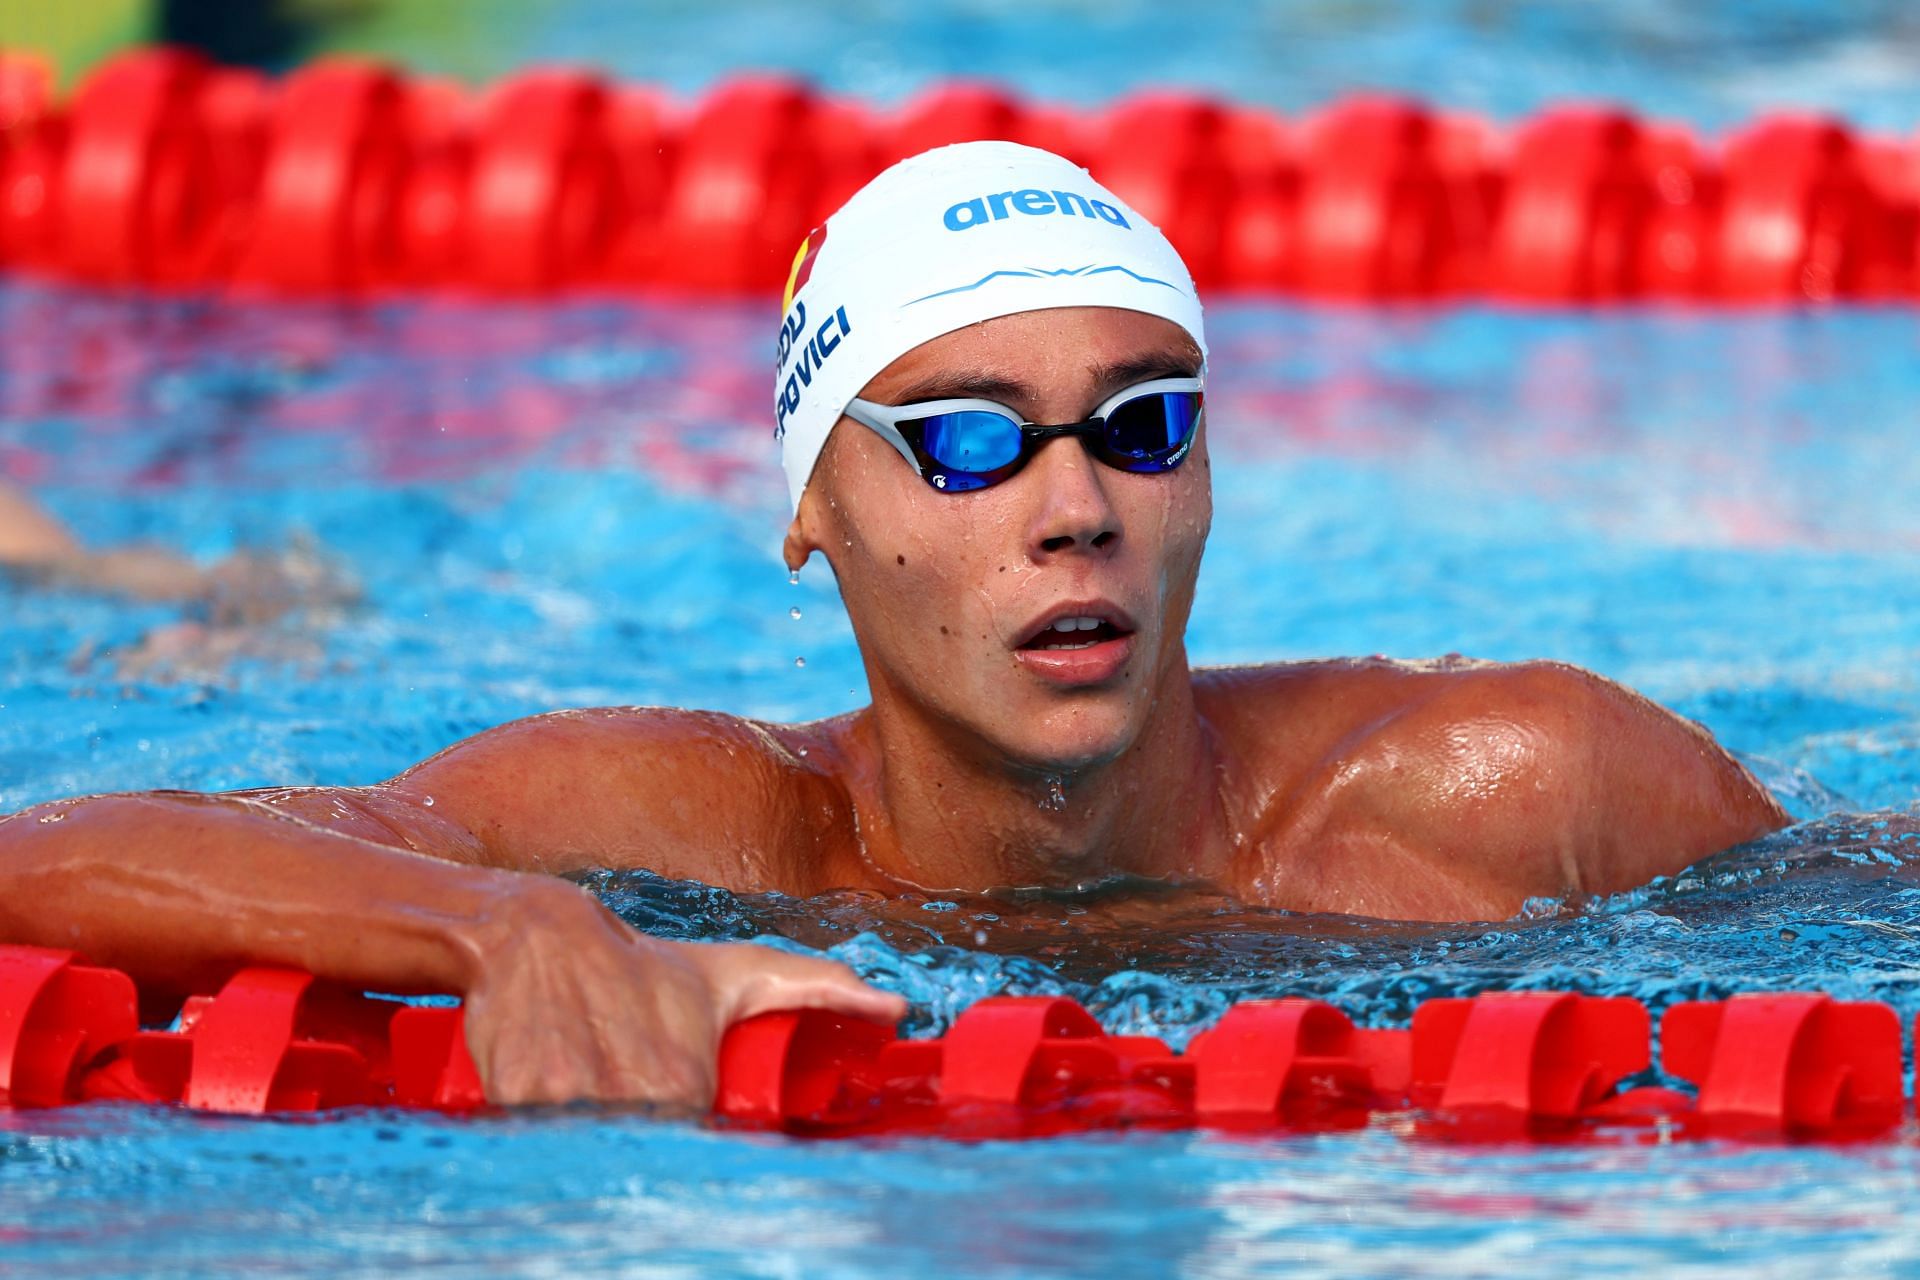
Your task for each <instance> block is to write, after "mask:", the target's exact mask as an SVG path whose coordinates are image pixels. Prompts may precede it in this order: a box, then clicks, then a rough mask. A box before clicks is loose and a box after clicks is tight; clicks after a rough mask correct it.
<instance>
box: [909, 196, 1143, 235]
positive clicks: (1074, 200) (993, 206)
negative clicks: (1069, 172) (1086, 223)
mask: <svg viewBox="0 0 1920 1280" xmlns="http://www.w3.org/2000/svg"><path fill="white" fill-rule="evenodd" d="M1075 206H1078V208H1077V209H1076V207H1075ZM1016 213H1020V214H1026V215H1027V216H1029V217H1035V218H1043V217H1046V216H1047V215H1048V214H1053V213H1058V214H1061V215H1063V216H1065V217H1068V218H1099V219H1100V220H1101V221H1102V222H1110V223H1112V224H1113V225H1114V226H1116V227H1121V228H1124V229H1126V230H1129V231H1131V230H1132V229H1133V224H1132V223H1130V222H1128V221H1127V217H1126V215H1125V214H1123V213H1121V212H1120V211H1119V210H1118V209H1116V208H1114V207H1113V206H1112V205H1110V204H1108V203H1107V202H1106V201H1105V200H1094V199H1090V198H1089V197H1087V196H1083V195H1081V194H1079V193H1078V192H1076V191H1042V190H1040V189H1039V188H1038V187H1026V188H1024V189H1022V190H1019V191H996V192H994V193H993V194H992V195H986V196H975V197H973V199H971V200H962V201H960V202H959V203H958V204H954V205H949V206H948V207H947V212H946V214H945V216H944V217H943V218H942V219H941V220H942V221H943V222H945V223H946V224H947V230H949V231H965V230H967V229H968V228H969V227H977V226H979V225H980V224H981V223H983V222H1002V221H1005V220H1006V219H1007V218H1010V217H1012V216H1013V215H1014V214H1016Z"/></svg>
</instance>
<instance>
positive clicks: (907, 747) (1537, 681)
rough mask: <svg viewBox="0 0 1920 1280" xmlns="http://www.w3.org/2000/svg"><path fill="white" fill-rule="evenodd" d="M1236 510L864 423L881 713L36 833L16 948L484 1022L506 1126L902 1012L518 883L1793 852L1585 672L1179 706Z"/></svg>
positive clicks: (100, 815)
mask: <svg viewBox="0 0 1920 1280" xmlns="http://www.w3.org/2000/svg"><path fill="white" fill-rule="evenodd" d="M1198 367H1199V354H1198V352H1197V351H1196V350H1195V349H1194V348H1193V346H1192V344H1191V342H1190V341H1189V340H1188V339H1187V338H1186V336H1185V334H1184V333H1182V332H1181V331H1180V330H1179V329H1178V328H1176V327H1175V326H1173V325H1171V324H1169V323H1167V322H1165V321H1163V320H1159V319H1157V318H1155V317H1150V316H1146V315H1142V314H1138V313H1134V312H1126V311H1117V310H1108V309H1096V308H1079V309H1063V310H1055V311H1045V312H1030V313H1026V314H1022V315H1014V316H1007V317H1003V318H1001V319H998V320H992V321H988V322H986V323H983V324H979V325H975V326H973V327H971V328H968V329H965V330H961V331H958V332H956V333H952V334H948V335H946V336H944V337H941V338H938V339H935V340H934V341H932V342H929V343H927V344H926V345H924V346H922V347H920V348H918V349H916V350H914V351H912V352H909V353H908V354H907V355H905V356H903V357H901V358H900V359H899V360H897V361H895V362H894V364H893V365H891V366H889V367H888V368H887V369H886V370H885V371H884V372H883V373H882V374H880V375H879V376H878V377H876V378H875V379H874V380H873V381H872V382H871V383H869V384H868V386H867V387H866V388H865V390H864V391H863V393H862V394H863V396H864V397H865V398H866V399H870V400H875V401H879V402H882V403H889V404H904V403H911V402H913V401H916V400H931V399H942V398H950V397H956V396H970V397H983V398H987V399H992V400H996V401H999V402H1001V403H1003V404H1005V405H1007V406H1008V407H1009V408H1011V409H1013V410H1015V411H1016V412H1018V413H1019V414H1020V415H1021V416H1022V417H1024V418H1025V419H1026V420H1028V421H1035V422H1044V423H1060V422H1073V421H1078V420H1080V419H1082V418H1084V417H1086V415H1087V414H1088V413H1089V412H1091V411H1092V409H1093V407H1094V406H1096V405H1098V404H1099V403H1100V402H1102V401H1103V400H1105V399H1106V398H1108V397H1109V396H1111V395H1112V394H1113V393H1114V392H1115V391H1117V390H1120V389H1122V388H1124V387H1126V386H1128V385H1131V384H1133V383H1137V382H1141V381H1146V380H1148V379H1151V378H1158V377H1169V376H1188V375H1191V374H1193V373H1195V372H1197V370H1198ZM1210 474H1211V461H1210V458H1209V455H1208V452H1207V447H1206V439H1205V428H1204V424H1203V426H1202V429H1201V432H1200V438H1199V440H1198V441H1197V442H1196V444H1195V447H1194V449H1193V451H1192V453H1191V454H1190V455H1189V457H1188V458H1187V460H1186V462H1185V463H1184V464H1183V465H1182V466H1180V467H1179V468H1178V469H1176V470H1175V471H1173V472H1171V473H1168V474H1163V475H1134V474H1128V473H1123V472H1120V471H1117V470H1114V469H1111V468H1108V467H1106V466H1104V465H1102V464H1100V463H1097V462H1095V461H1094V460H1093V459H1092V458H1091V456H1090V455H1089V454H1088V453H1087V452H1086V450H1085V447H1084V446H1083V445H1082V444H1081V443H1080V442H1079V441H1077V440H1074V439H1056V440H1054V441H1052V442H1050V443H1048V444H1047V445H1045V446H1044V447H1043V448H1042V449H1041V450H1040V451H1039V452H1038V454H1037V455H1036V456H1035V457H1034V458H1033V460H1032V461H1031V462H1030V463H1029V464H1028V465H1027V467H1026V468H1025V469H1024V470H1023V471H1021V472H1020V473H1019V474H1017V475H1016V476H1014V477H1013V478H1011V479H1010V480H1007V481H1006V482H1004V483H1002V484H1000V485H997V486H994V487H992V488H989V489H985V490H980V491H977V492H973V493H965V494H949V493H943V492H940V491H937V490H935V489H934V488H932V487H931V486H929V485H927V484H926V483H925V482H924V481H922V480H921V479H920V478H919V477H917V476H916V475H915V474H914V473H913V470H912V468H911V467H909V465H908V464H907V463H906V461H905V460H904V459H903V458H902V457H901V456H900V455H899V454H898V453H896V452H895V451H894V450H893V449H892V448H891V447H889V446H888V445H887V444H886V443H885V442H884V441H882V440H881V439H880V438H879V437H878V436H876V435H875V434H874V433H872V432H870V431H867V430H866V429H865V428H863V427H861V426H859V425H858V424H855V423H852V422H850V421H848V420H845V419H843V420H842V422H841V423H840V425H839V426H838V427H837V428H836V429H835V431H834V433H833V435H832V437H831V438H830V440H829V443H828V446H827V449H826V451H825V452H824V453H823V455H822V457H821V461H820V464H819V467H818V469H817V470H816V471H815V473H814V476H813V479H812V481H811V482H810V484H809V486H808V489H807V492H806V495H805V498H804V499H803V501H802V504H801V508H800V511H799V513H798V514H797V515H796V516H795V518H794V521H793V524H792V526H791V528H790V529H789V532H788V535H787V539H786V557H787V561H788V563H789V564H790V565H792V566H794V567H798V566H799V565H800V564H801V563H803V562H804V561H805V560H806V559H807V558H808V557H809V556H811V555H813V554H816V553H818V554H821V555H824V556H825V557H826V558H827V559H828V560H829V561H830V562H831V563H832V565H833V569H834V572H835V575H836V576H837V578H838V580H839V582H840V586H841V590H842V593H843V595H844V597H845V600H846V604H847V609H848V613H849V616H850V617H851V619H852V621H853V625H854V629H855V633H856V635H857V637H858V639H859V643H860V648H861V653H862V656H863V659H864V661H865V663H866V669H867V676H868V681H869V684H870V687H871V689H872V691H873V704H872V705H871V706H869V707H867V708H864V709H862V710H859V711H856V712H853V713H851V714H849V715H846V716H841V717H838V718H836V719H833V720H828V721H823V722H819V723H815V724H808V725H770V724H760V723H755V722H750V721H744V720H740V719H738V718H735V717H730V716H724V715H719V714H716V713H707V712H695V711H680V710H672V709H661V708H616V709H601V710H592V711H570V712H557V713H554V714H551V715H547V716H541V717H536V718H534V719H531V720H525V721H520V722H517V723H514V724H510V725H505V726H502V727H500V728H498V729H494V730H491V731H489V732H487V733H484V734H481V735H479V736H477V737H475V738H473V739H470V740H469V741H467V742H464V743H460V744H458V745H456V746H454V747H452V748H450V749H448V750H447V751H445V752H442V753H441V754H440V755H438V756H435V757H434V758H433V759H431V760H428V761H426V762H425V763H423V764H421V765H419V766H417V767H415V768H414V769H412V770H409V771H408V772H406V773H404V774H402V775H400V776H399V777H397V778H395V779H392V780H391V781H389V782H386V783H382V784H377V785H375V786H371V787H365V788H331V789H312V788H304V789H295V790H280V791H259V792H252V793H241V794H236V795H231V796H218V797H203V796H188V795H184V794H180V793H152V794H148V795H143V796H118V797H95V798H89V799H82V800H77V801H61V802H56V803H55V804H52V805H46V806H41V807H40V808H39V809H37V810H30V811H28V812H27V813H26V814H23V815H20V816H18V817H16V818H13V819H10V820H5V821H0V940H10V941H26V942H38V943H42V944H45V945H57V946H76V947H79V948H81V949H83V950H85V951H86V952H88V953H89V954H90V955H92V956H93V957H94V958H95V959H97V960H100V961H102V962H105V963H110V964H119V965H122V966H124V967H127V968H129V969H132V970H134V971H135V972H136V973H137V974H138V975H140V976H142V977H143V978H145V979H146V980H147V981H149V982H171V983H174V984H176V985H178V986H180V987H183V988H184V987H187V986H194V985H204V984H205V983H207V982H208V981H211V980H215V979H216V978H217V977H218V976H219V975H220V974H222V973H224V972H226V971H228V970H230V969H231V967H232V966H233V965H234V964H235V963H237V962H238V961H240V960H241V959H243V958H252V959H255V960H262V961H269V962H279V963H287V964H295V965H301V966H303V967H306V968H309V969H311V970H313V971H315V972H317V973H321V974H323V975H326V976H329V977H334V978H338V979H341V980H344V981H348V982H357V983H364V984H366V985H370V986H379V987H383V988H385V989H403V988H407V987H413V988H417V989H422V990H451V991H457V992H460V993H462V994H464V995H465V996H466V998H467V1001H468V1006H469V1041H470V1044H471V1046H472V1047H473V1049H474V1052H475V1055H476V1058H477V1060H478V1061H479V1064H480V1067H481V1071H482V1075H483V1078H484V1079H485V1080H486V1082H487V1086H488V1090H489V1093H490V1095H491V1096H493V1097H494V1098H495V1099H496V1100H500V1101H509V1102H512V1101H527V1100H539V1099H552V1098H575V1097H594V1098H639V1099H648V1100H653V1101H657V1102H664V1103H668V1104H678V1105H684V1106H688V1107H694V1108H698V1107H702V1106H704V1105H706V1103H707V1101H708V1100H709V1099H710V1097H711V1094H712V1088H713V1082H712V1068H713V1057H714V1052H715V1049H716V1046H717V1043H718V1037H719V1035H720V1034H721V1033H722V1032H723V1031H724V1029H725V1027H726V1025H727V1024H728V1023H729V1022H730V1021H732V1020H734V1019H736V1018H739V1017H744V1016H748V1015H750V1014H751V1013H754V1012H757V1011H759V1010H762V1009H767V1008H776V1007H786V1006H800V1005H805V1006H825V1007H832V1008H838V1009H843V1010H846V1011H848V1012H851V1013H856V1014H859V1015H862V1016H869V1017H876V1018H883V1019H885V1018H892V1017H897V1016H898V1015H899V1014H900V1012H901V1011H902V1007H901V1004H900V1002H899V1000H898V999H897V998H896V997H893V996H889V995H884V994H882V993H879V992H876V991H873V990H872V989H870V988H867V987H865V986H864V985H862V984H861V983H860V982H858V980H857V979H855V978H854V977H853V976H852V975H851V974H850V973H849V972H848V971H846V970H845V969H844V968H842V967H841V966H838V965H834V964H831V963H829V962H826V961H820V960H813V959H809V958H805V957H795V956H787V955H782V954H778V953H774V952H771V951H768V950H766V949H764V948H755V947H740V946H723V945H716V944H689V943H674V942H667V941H663V940H659V939H653V938H648V937H645V936H643V935H640V934H638V933H635V932H634V931H633V930H631V929H630V928H628V927H627V926H626V925H624V924H622V923H621V922H620V921H619V920H617V919H616V918H615V917H613V916H612V915H611V914H610V913H608V912H607V911H606V910H605V909H604V908H602V907H601V906H600V905H599V904H598V903H597V902H595V901H593V900H592V899H591V898H590V897H588V896H587V895H585V894H584V893H582V892H581V891H580V890H579V889H577V888H576V887H575V886H573V885H571V884H569V883H567V882H566V881H563V880H559V879H556V878H553V876H551V875H540V874H529V873H543V872H544V873H564V872H569V871H576V870H580V869H583V868H588V867H644V868H648V869H650V870H654V871H657V872H660V873H662V874H665V875H669V876H677V877H689V878H697V879H700V880H704V881H708V882H710V883H714V884H718V885H722V886H725V887H728V888H733V889H739V890H748V891H752V890H781V891H784V892H788V893H795V894H811V893H817V892H821V891H824V890H828V889H841V888H869V889H879V890H883V891H885V890H893V891H899V890H902V889H920V890H937V891H941V892H963V893H964V892H969V891H984V890H989V889H994V888H1002V887H1008V886H1034V885H1050V886H1071V885H1078V884H1086V883H1092V882H1097V881H1100V880H1103V879H1107V878H1110V877H1114V876H1134V877H1146V878H1149V879H1153V880H1157V881H1172V882H1179V883H1182V884H1187V885H1191V886H1193V887H1194V888H1195V889H1196V890H1200V891H1208V892H1222V893H1226V894H1230V895H1232V896H1234V897H1237V898H1239V899H1241V900H1243V901H1246V902H1250V903H1256V904H1261V905H1267V906H1278V907H1286V908H1292V909H1297V910H1305V911H1330V912H1348V913H1357V914H1366V915H1373V916H1384V917H1392V918H1400V919H1428V920H1446V919H1476V918H1498V917H1503V916H1506V915H1510V914H1512V913H1513V912H1514V911H1516V910H1517V909H1518V908H1519V907H1520V906H1521V904H1522V903H1523V902H1524V901H1525V900H1526V899H1527V898H1529V897H1534V896H1540V895H1564V894H1574V895H1578V894H1586V893H1599V892H1608V891H1612V890H1617V889H1623V888H1627V887H1629V886H1632V885H1635V884H1638V883H1642V882H1644V881H1645V880H1647V879H1649V878H1651V877H1653V876H1655V875H1659V874H1665V873H1670V872H1673V871H1677V870H1678V869H1680V868H1681V867H1683V866H1685V865H1687V864H1688V863H1690V862H1693V861H1695V860H1697V859H1698V858H1700V857H1701V856H1703V855H1705V854H1708V853H1711V852H1714V851H1715V850H1718V849H1722V848H1725V847H1728V846H1730V845H1733V844H1737V843H1739V842H1741V841H1744V840H1748V839H1751V838H1753V837H1755V836H1758V835H1760V834H1762V833H1764V832H1766V831H1769V830H1772V829H1774V828H1776V827H1779V826H1781V825H1783V824H1784V823H1785V821H1786V815H1785V814H1784V813H1783V812H1782V811H1781V809H1780V808H1779V806H1778V805H1777V804H1776V803H1775V802H1774V801H1773V800H1772V798H1771V797H1769V796H1768V795H1767V793H1766V792H1765V791H1764V789H1763V788H1761V787H1760V786H1759V784H1758V783H1757V782H1756V781H1755V780H1754V779H1753V778H1752V777H1751V776H1750V775H1748V774H1747V773H1746V772H1745V770H1743V769H1742V768H1741V767H1740V766H1739V765H1738V764H1737V763H1735V762H1734V761H1733V760H1732V759H1731V758H1730V757H1729V756H1728V755H1727V754H1726V753H1725V752H1724V751H1722V750H1721V749H1720V748H1719V747H1718V746H1717V745H1715V744H1714V742H1713V741H1712V739H1711V738H1710V737H1709V736H1708V735H1707V734H1706V733H1705V732H1704V731H1703V730H1701V729H1700V728H1698V727H1697V726H1695V725H1692V724H1690V723H1688V722H1685V721H1682V720H1680V719H1678V718H1677V717H1675V716H1673V715H1671V714H1670V713H1668V712H1666V711H1664V710H1662V709H1661V708H1659V707H1656V706H1655V705H1653V704H1652V703H1650V702H1647V701H1646V700H1644V699H1642V698H1640V697H1638V696H1636V695H1634V694H1633V693H1631V692H1629V691H1627V690H1625V689H1622V688H1621V687H1619V686H1618V685H1615V684H1612V683H1610V682H1608V681H1605V680H1603V679H1601V678H1599V677H1597V676H1594V675H1591V674H1589V673H1586V672H1582V671H1579V670H1577V669H1575V668H1572V667H1567V666H1563V665H1560V664H1555V663H1528V664H1520V665H1510V666H1496V665H1491V664H1483V663H1475V662H1468V661H1465V660H1459V659H1454V660H1450V661H1449V660H1443V661H1438V662H1431V663H1398V662H1388V661H1384V660H1365V661H1331V662H1319V663H1300V664H1289V665H1281V666H1271V667H1254V668H1242V669H1234V670H1211V671H1201V672H1197V673H1196V672H1193V671H1191V670H1190V669H1189V667H1188V663H1187V655H1186V648H1185V641H1184V633H1185V627H1186V621H1187V616H1188V612H1189V609H1190V607H1191V604H1192V600H1193V589H1194V582H1195V576H1196V574H1197V571H1198V568H1199V564H1200V558H1201V551H1202V548H1203V546H1204V544H1205V541H1206V536H1207V531H1208V527H1209V523H1210V521H1211V515H1212V508H1211V493H1210ZM1356 518H1362V517H1361V516H1360V515H1359V514H1356ZM1063 618H1073V619H1093V620H1095V621H1094V624H1093V625H1091V626H1090V627H1086V628H1085V629H1082V628H1081V627H1080V626H1078V625H1076V626H1075V627H1074V628H1073V629H1071V630H1062V629H1060V628H1058V627H1055V626H1053V625H1052V624H1055V623H1057V622H1059V621H1060V620H1061V619H1063ZM27 903H32V904H33V905H32V907H31V908H30V909H29V908H28V907H27V906H26V905H25V904H27Z"/></svg>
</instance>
